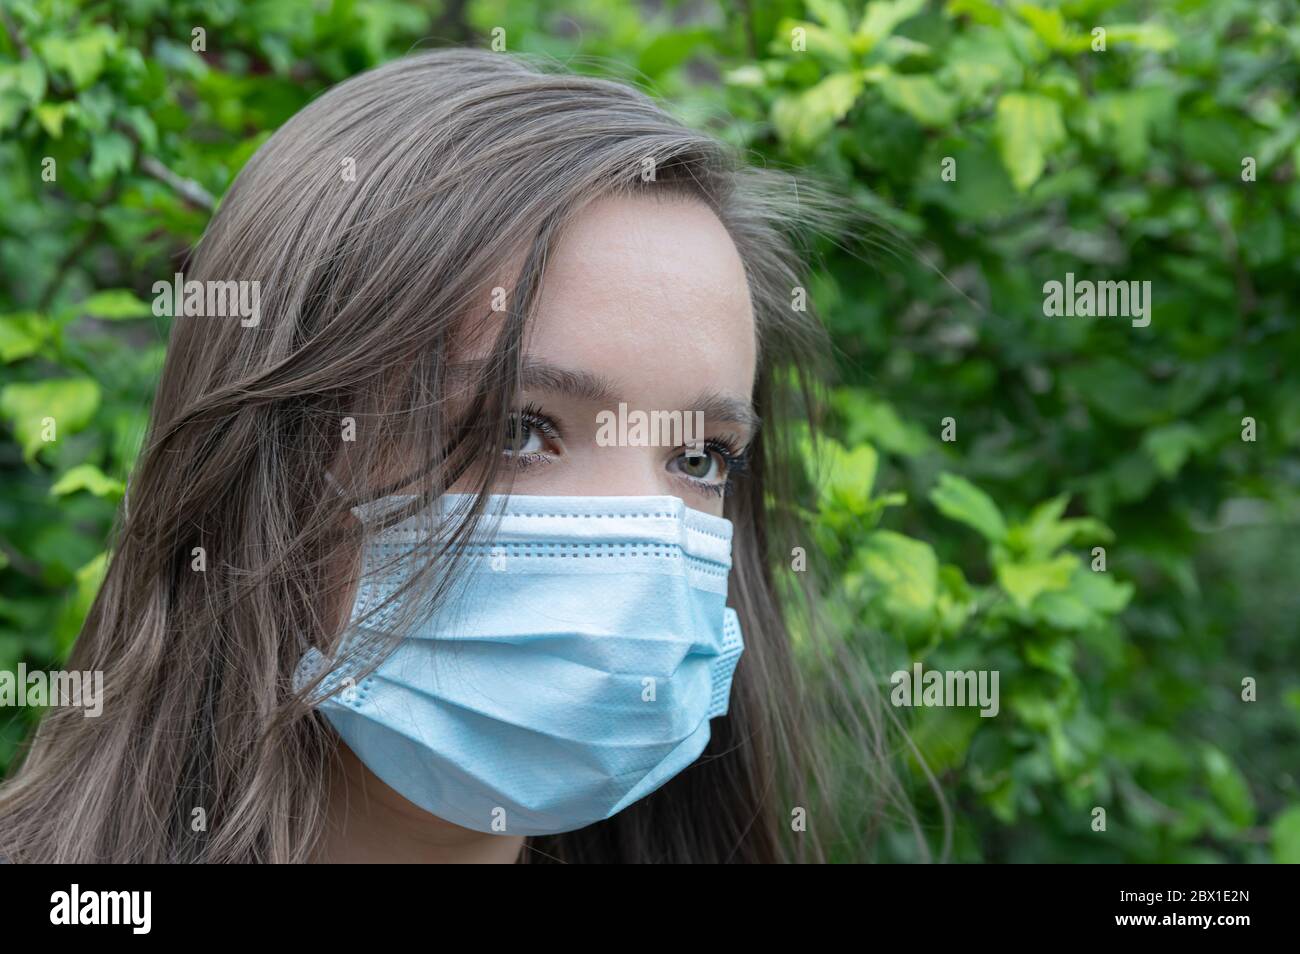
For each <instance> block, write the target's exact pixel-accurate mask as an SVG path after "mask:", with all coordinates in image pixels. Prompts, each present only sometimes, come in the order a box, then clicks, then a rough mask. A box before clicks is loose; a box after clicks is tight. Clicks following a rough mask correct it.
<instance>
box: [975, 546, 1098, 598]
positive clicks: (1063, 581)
mask: <svg viewBox="0 0 1300 954" xmlns="http://www.w3.org/2000/svg"><path fill="white" fill-rule="evenodd" d="M1077 565H1078V560H1077V558H1075V557H1074V556H1071V555H1070V554H1068V553H1062V554H1061V555H1060V556H1058V557H1055V558H1054V559H1051V560H1028V561H1023V562H1017V561H1011V560H1008V559H1005V558H1002V557H999V558H997V559H995V560H994V569H995V570H996V572H997V577H998V584H999V585H1000V586H1001V587H1002V589H1003V590H1005V591H1006V593H1007V595H1008V596H1010V597H1011V599H1012V601H1013V602H1014V603H1015V604H1016V606H1018V607H1019V608H1020V609H1022V610H1027V609H1029V608H1030V605H1031V604H1032V603H1033V602H1034V600H1035V599H1036V598H1037V597H1038V595H1039V594H1040V593H1046V592H1048V591H1049V590H1063V589H1065V588H1066V587H1067V586H1069V585H1070V577H1071V576H1072V575H1073V574H1074V568H1075V567H1076V566H1077Z"/></svg>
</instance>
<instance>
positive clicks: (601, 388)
mask: <svg viewBox="0 0 1300 954" xmlns="http://www.w3.org/2000/svg"><path fill="white" fill-rule="evenodd" d="M485 364H486V362H481V361H470V362H465V363H463V364H459V365H457V366H456V367H455V368H453V373H454V374H457V375H462V374H463V375H471V374H474V373H475V372H476V371H477V372H480V373H481V372H482V370H483V368H484V365H485ZM520 386H521V387H522V388H523V389H525V390H534V391H547V392H550V393H552V394H560V395H564V396H565V397H571V398H574V399H576V400H580V401H587V402H590V403H592V404H607V405H617V404H618V403H619V396H618V388H617V387H616V386H615V384H614V382H613V381H611V380H610V379H609V378H607V377H605V376H604V375H601V374H595V373H593V372H591V371H584V370H581V369H573V368H562V367H560V366H559V365H555V364H550V363H548V362H545V361H538V360H536V359H533V358H525V359H524V361H523V365H522V367H521V370H520ZM639 410H643V411H650V410H679V411H687V412H692V413H693V412H701V413H703V415H704V417H705V419H706V420H710V421H726V422H728V423H733V424H737V425H739V426H741V427H742V428H744V429H745V430H747V431H748V432H749V433H750V434H751V435H752V434H755V433H757V432H758V428H759V426H760V425H761V424H762V419H761V418H760V417H759V416H758V414H757V412H755V410H754V405H753V403H752V402H751V401H749V400H748V399H747V398H741V397H737V396H735V395H731V394H726V393H724V392H721V391H716V390H709V391H703V392H701V393H700V394H699V395H698V396H697V397H696V398H695V400H693V401H689V402H687V403H686V404H685V405H684V406H683V407H681V408H672V409H669V408H640V409H639Z"/></svg>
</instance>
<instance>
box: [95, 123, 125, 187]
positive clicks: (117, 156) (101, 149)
mask: <svg viewBox="0 0 1300 954" xmlns="http://www.w3.org/2000/svg"><path fill="white" fill-rule="evenodd" d="M133 153H134V150H133V149H132V147H131V140H129V139H127V138H126V136H124V135H122V134H121V133H120V132H117V131H110V132H106V133H104V134H103V135H100V136H96V137H95V139H94V143H93V145H92V146H91V150H90V177H91V178H92V179H94V180H95V181H97V182H103V181H104V180H106V179H111V178H112V177H113V176H114V175H116V174H117V173H119V172H126V171H127V170H128V169H130V168H131V160H132V157H133Z"/></svg>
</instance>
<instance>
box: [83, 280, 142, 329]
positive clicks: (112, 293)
mask: <svg viewBox="0 0 1300 954" xmlns="http://www.w3.org/2000/svg"><path fill="white" fill-rule="evenodd" d="M81 311H82V314H86V315H89V316H91V317H92V318H101V319H103V320H105V321H126V320H128V319H131V318H148V317H149V316H151V315H152V314H153V309H152V308H151V307H150V306H149V304H148V302H144V301H141V300H140V299H139V298H137V297H136V296H135V293H134V292H132V291H129V290H127V289H124V288H114V289H110V290H108V291H102V292H97V293H96V294H94V295H91V296H90V297H89V298H87V299H86V300H85V301H84V302H82V303H81Z"/></svg>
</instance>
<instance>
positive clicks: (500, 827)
mask: <svg viewBox="0 0 1300 954" xmlns="http://www.w3.org/2000/svg"><path fill="white" fill-rule="evenodd" d="M399 499H405V498H384V499H383V500H380V501H376V502H375V503H374V504H368V505H366V506H364V507H361V508H355V509H354V512H355V513H357V515H358V516H359V517H361V518H362V519H367V518H369V517H370V516H372V515H373V514H374V513H375V512H377V509H378V510H382V509H383V508H385V507H387V506H391V505H392V502H393V501H395V500H399ZM468 502H469V501H468V499H467V498H466V497H465V496H464V495H459V494H448V495H445V496H444V497H442V498H441V499H440V500H439V503H438V506H439V508H440V509H441V510H442V511H443V513H444V514H446V513H448V512H451V511H455V510H460V509H461V508H464V507H466V506H467V505H468ZM487 512H488V516H486V517H485V518H483V523H482V528H480V529H479V530H478V531H477V533H476V535H475V536H474V537H473V538H472V539H471V541H470V542H469V543H468V544H467V545H466V546H465V562H464V564H463V565H462V569H463V577H462V578H458V580H457V585H456V586H455V587H454V588H453V590H452V593H451V595H450V596H449V597H448V598H447V599H446V600H445V601H444V602H443V603H442V605H440V606H439V607H438V608H437V609H436V610H434V611H432V613H431V614H428V615H427V617H426V618H424V619H422V621H421V622H420V624H419V625H418V627H417V628H416V629H415V631H413V632H410V633H408V634H407V635H406V636H405V638H403V639H401V640H400V642H399V643H398V645H397V648H396V650H395V651H394V652H393V653H392V654H391V655H389V656H388V657H387V658H385V659H384V661H383V662H382V663H381V664H380V665H379V666H378V668H377V669H376V670H375V671H374V672H373V673H372V674H371V675H369V676H367V677H366V678H364V679H362V680H360V681H359V682H357V683H355V684H353V683H352V680H351V678H350V677H349V672H348V668H347V667H348V666H349V665H351V663H345V664H344V666H343V667H342V668H341V669H340V670H338V671H336V672H334V673H332V674H331V675H330V676H329V677H327V679H326V680H325V681H324V683H323V688H322V692H323V693H325V694H326V695H327V696H328V698H326V699H325V700H324V701H323V702H321V703H320V704H319V709H320V710H321V711H322V712H323V713H324V714H325V716H326V717H327V718H328V719H329V721H330V723H331V724H332V725H333V726H334V728H335V729H337V730H338V733H339V735H340V736H341V737H342V738H343V740H344V741H345V742H346V743H347V744H348V746H349V748H351V749H352V751H353V752H355V753H356V755H357V757H358V758H359V759H360V760H361V761H362V762H363V763H364V764H365V765H366V767H367V768H369V769H370V771H372V772H374V773H375V775H377V776H378V777H379V778H380V779H381V780H383V781H384V782H385V783H386V784H387V785H389V786H390V787H391V788H393V789H394V790H396V791H397V792H398V793H399V794H401V795H402V796H403V797H405V798H407V799H408V800H410V801H411V802H414V803H415V804H416V805H419V806H420V807H421V808H423V809H425V810H426V811H428V812H430V813H431V814H433V815H436V816H438V817H439V818H443V819H446V820H447V821H450V822H453V823H455V824H457V825H460V826H462V827H465V828H470V829H474V830H477V831H482V832H498V833H506V834H516V835H547V834H556V833H559V832H566V831H573V830H575V829H578V828H583V827H585V826H587V825H590V824H592V823H594V822H598V821H601V820H602V819H605V818H609V817H611V816H612V815H615V814H617V813H618V812H620V811H622V810H623V809H625V808H627V807H628V806H629V805H631V804H632V803H633V802H635V801H637V800H638V799H641V798H644V797H645V796H647V795H649V794H650V793H651V792H653V791H654V790H655V789H657V788H659V787H660V786H661V785H663V784H664V783H665V782H667V781H668V780H669V779H671V778H673V776H675V775H677V774H678V773H679V772H681V771H682V770H683V769H685V768H686V767H687V766H689V765H690V764H691V763H692V762H694V761H695V760H696V759H697V758H698V757H699V756H700V753H701V752H703V751H704V747H705V745H706V744H707V743H708V741H709V720H710V719H712V718H714V717H715V716H720V715H724V714H725V713H726V711H727V702H728V697H729V695H730V691H731V678H732V674H733V672H734V671H735V668H736V662H737V660H738V659H739V657H740V654H741V652H742V650H743V648H744V644H743V642H742V639H741V634H740V624H739V620H738V619H737V617H736V613H735V611H734V610H732V609H730V608H729V607H727V605H726V599H727V573H728V570H729V569H730V567H731V522H730V521H729V520H726V519H723V518H721V517H714V516H711V515H709V514H705V513H702V512H700V511H697V510H692V509H690V508H689V507H687V506H686V505H685V504H684V503H683V502H682V501H681V500H680V499H678V498H676V497H532V496H513V495H512V496H508V497H491V498H489V500H488V502H487ZM498 513H499V514H500V515H501V516H500V518H499V520H498V519H497V518H496V517H495V515H496V514H498ZM416 520H417V518H411V519H409V520H407V521H405V522H404V523H402V524H399V525H397V526H395V527H391V528H389V529H386V530H383V531H381V532H380V533H379V534H378V535H377V536H376V537H375V538H374V540H373V542H372V543H371V544H369V545H368V548H367V552H366V563H365V570H366V571H369V570H370V569H371V568H373V567H375V566H379V565H381V564H382V563H384V562H386V561H389V560H391V558H392V556H393V555H394V554H403V553H404V552H406V551H407V550H409V549H410V548H411V546H412V541H413V540H414V539H416V538H415V536H414V534H415V533H417V532H418V529H419V528H421V527H425V526H427V523H418V524H417V523H416V522H415V521H416ZM404 575H405V574H404V572H403V571H402V570H401V569H400V567H399V568H397V569H392V570H390V571H389V572H386V573H385V574H384V575H383V576H382V577H381V578H379V579H376V580H370V581H369V582H367V581H366V577H364V576H363V582H362V584H361V589H360V591H359V593H358V596H357V601H356V604H355V606H354V607H353V613H352V619H353V621H354V625H353V626H351V627H349V630H348V633H347V634H346V635H345V638H344V645H343V646H342V647H341V650H340V651H341V652H346V650H347V648H348V647H349V645H351V641H352V640H355V639H358V638H359V637H360V635H361V633H362V632H363V630H364V629H365V628H367V627H370V628H378V629H379V630H380V631H384V627H385V624H386V621H387V620H388V619H390V618H391V617H392V616H393V613H394V608H386V609H384V610H382V611H381V612H379V613H377V614H375V616H373V617H372V618H371V619H370V620H367V621H366V622H365V623H364V624H363V625H357V624H356V623H355V621H356V620H357V619H358V618H359V617H360V616H361V615H362V614H363V613H365V612H366V611H367V609H368V608H369V607H371V606H374V605H377V604H378V603H379V602H380V601H381V600H382V599H383V598H385V597H386V596H387V595H389V594H391V593H392V592H394V591H395V590H396V589H397V587H398V586H399V585H400V584H401V582H402V579H403V578H404ZM326 662H327V661H326V660H325V659H324V658H323V657H322V656H321V654H320V653H319V652H318V651H316V650H314V649H313V650H311V651H309V652H308V653H307V654H306V655H305V656H304V657H303V659H302V662H301V663H300V664H299V666H298V669H297V671H296V672H295V674H294V685H295V688H299V687H301V686H302V685H304V684H305V683H306V682H307V681H309V680H310V679H312V678H314V676H315V674H316V673H317V672H318V671H319V668H320V667H321V666H322V665H325V664H326Z"/></svg>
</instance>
